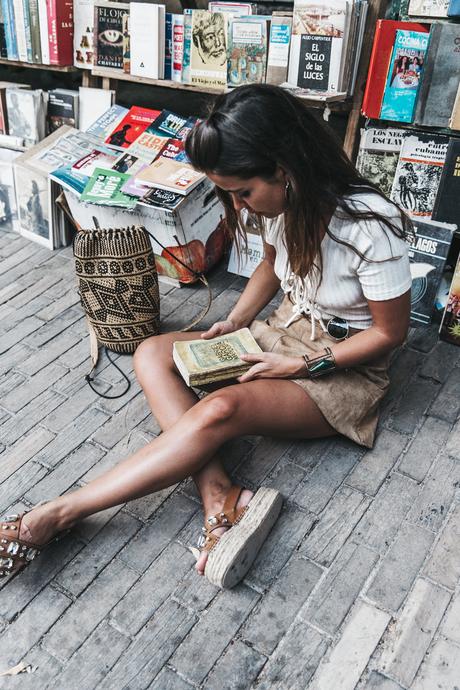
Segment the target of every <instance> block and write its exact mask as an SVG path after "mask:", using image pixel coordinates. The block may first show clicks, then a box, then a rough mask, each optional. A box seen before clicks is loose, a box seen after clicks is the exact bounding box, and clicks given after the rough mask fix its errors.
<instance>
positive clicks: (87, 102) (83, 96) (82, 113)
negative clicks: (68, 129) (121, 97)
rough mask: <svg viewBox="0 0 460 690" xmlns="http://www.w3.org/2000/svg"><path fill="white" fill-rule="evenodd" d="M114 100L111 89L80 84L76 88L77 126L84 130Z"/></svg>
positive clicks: (113, 92)
mask: <svg viewBox="0 0 460 690" xmlns="http://www.w3.org/2000/svg"><path fill="white" fill-rule="evenodd" d="M114 101H115V91H113V90H112V89H95V88H92V87H89V86H80V87H79V89H78V104H79V112H78V128H79V129H82V130H83V131H86V130H87V129H88V127H90V126H91V125H92V124H93V122H95V121H96V120H97V119H98V118H99V117H101V116H102V115H103V114H104V113H105V112H107V110H109V108H111V106H112V105H113V103H114Z"/></svg>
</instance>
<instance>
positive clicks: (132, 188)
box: [121, 159, 149, 199]
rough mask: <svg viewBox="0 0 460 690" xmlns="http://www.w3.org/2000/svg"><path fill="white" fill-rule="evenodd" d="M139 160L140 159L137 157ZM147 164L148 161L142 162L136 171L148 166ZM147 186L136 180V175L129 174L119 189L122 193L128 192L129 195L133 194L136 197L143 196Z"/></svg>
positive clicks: (138, 171)
mask: <svg viewBox="0 0 460 690" xmlns="http://www.w3.org/2000/svg"><path fill="white" fill-rule="evenodd" d="M139 160H141V159H139ZM148 167H149V164H148V163H142V164H141V165H140V166H139V168H138V169H137V173H140V172H141V171H142V170H145V168H148ZM148 189H149V187H146V186H145V185H144V184H142V183H141V182H138V181H137V179H136V177H135V176H134V175H129V178H128V179H127V180H126V182H125V183H124V184H123V186H122V188H121V191H122V192H123V194H128V195H129V196H134V197H136V198H138V199H140V198H141V197H143V196H144V194H145V193H146V192H147V190H148Z"/></svg>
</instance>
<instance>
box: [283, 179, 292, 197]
mask: <svg viewBox="0 0 460 690" xmlns="http://www.w3.org/2000/svg"><path fill="white" fill-rule="evenodd" d="M290 189H291V180H287V181H286V184H285V185H284V198H285V199H286V201H288V200H289V198H288V197H289V190H290Z"/></svg>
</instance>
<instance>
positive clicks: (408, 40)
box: [380, 29, 429, 122]
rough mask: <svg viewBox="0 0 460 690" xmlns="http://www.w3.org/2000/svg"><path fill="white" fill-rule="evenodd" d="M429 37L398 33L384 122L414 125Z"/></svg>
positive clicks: (390, 70) (402, 31)
mask: <svg viewBox="0 0 460 690" xmlns="http://www.w3.org/2000/svg"><path fill="white" fill-rule="evenodd" d="M428 40H429V37H428V34H426V33H422V32H420V31H406V30H405V29H399V30H398V31H397V32H396V37H395V44H394V47H393V53H392V56H391V61H390V67H389V69H388V77H387V81H386V84H385V92H384V94H383V100H382V109H381V111H380V118H381V119H382V120H394V121H397V122H412V120H413V117H414V109H415V101H416V99H417V94H418V90H419V87H420V79H421V76H422V72H423V68H424V63H425V53H426V49H427V47H428Z"/></svg>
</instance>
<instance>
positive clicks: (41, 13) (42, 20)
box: [38, 0, 50, 65]
mask: <svg viewBox="0 0 460 690" xmlns="http://www.w3.org/2000/svg"><path fill="white" fill-rule="evenodd" d="M38 22H39V26H40V52H41V56H42V65H49V64H50V49H49V43H48V11H47V9H46V0H38Z"/></svg>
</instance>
